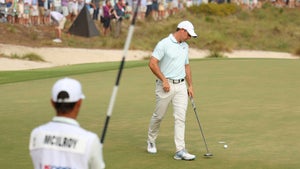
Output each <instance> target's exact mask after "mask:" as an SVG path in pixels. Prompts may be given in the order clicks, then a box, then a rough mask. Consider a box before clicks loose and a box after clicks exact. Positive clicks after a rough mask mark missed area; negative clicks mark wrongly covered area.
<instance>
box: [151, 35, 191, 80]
mask: <svg viewBox="0 0 300 169" xmlns="http://www.w3.org/2000/svg"><path fill="white" fill-rule="evenodd" d="M188 52H189V45H188V44H187V43H186V42H181V43H179V42H177V40H176V39H175V37H174V36H173V34H170V35H169V36H168V37H166V38H164V39H162V40H161V41H159V42H158V44H157V45H156V47H155V48H154V51H153V52H152V56H153V57H155V58H156V59H158V60H159V63H158V65H159V67H160V71H161V72H162V73H163V74H164V76H165V77H166V78H168V79H173V80H177V79H184V78H185V76H186V73H185V65H187V64H189V58H188Z"/></svg>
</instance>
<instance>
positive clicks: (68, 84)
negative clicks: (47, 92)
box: [52, 78, 85, 103]
mask: <svg viewBox="0 0 300 169" xmlns="http://www.w3.org/2000/svg"><path fill="white" fill-rule="evenodd" d="M61 92H65V93H66V95H67V96H66V98H65V99H61V98H58V95H59V94H60V93H61ZM84 98H85V96H84V94H83V93H82V90H81V84H80V82H79V81H77V80H75V79H71V78H64V79H60V80H58V81H57V82H56V83H55V84H54V85H53V88H52V101H53V102H56V103H74V102H77V101H79V100H80V99H84Z"/></svg>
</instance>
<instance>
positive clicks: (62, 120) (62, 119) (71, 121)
mask: <svg viewBox="0 0 300 169" xmlns="http://www.w3.org/2000/svg"><path fill="white" fill-rule="evenodd" d="M52 121H54V122H59V123H66V124H71V125H75V126H80V125H79V123H78V122H77V121H76V120H74V119H71V118H68V117H62V116H55V117H53V119H52Z"/></svg>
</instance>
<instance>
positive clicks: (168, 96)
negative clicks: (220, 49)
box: [148, 80, 188, 152]
mask: <svg viewBox="0 0 300 169" xmlns="http://www.w3.org/2000/svg"><path fill="white" fill-rule="evenodd" d="M169 84H170V91H169V92H165V91H164V90H163V86H162V82H161V81H160V80H157V81H156V90H155V94H156V107H155V110H154V113H153V115H152V117H151V120H150V125H149V130H148V141H150V142H153V143H155V140H156V138H157V136H158V133H159V128H160V124H161V121H162V119H163V118H164V115H165V113H166V112H167V109H168V105H169V103H172V105H173V116H174V120H175V123H174V141H175V146H176V152H177V151H180V150H182V149H185V141H184V136H185V118H186V110H187V105H188V94H187V87H186V83H185V82H184V81H183V82H180V83H178V84H173V82H171V81H169Z"/></svg>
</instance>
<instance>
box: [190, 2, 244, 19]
mask: <svg viewBox="0 0 300 169" xmlns="http://www.w3.org/2000/svg"><path fill="white" fill-rule="evenodd" d="M187 9H188V11H189V12H191V13H193V14H206V15H216V16H228V15H233V14H235V13H237V12H238V11H239V7H238V6H237V5H236V4H228V3H225V4H216V3H208V4H204V3H203V4H201V5H199V6H196V5H194V6H191V7H189V8H187Z"/></svg>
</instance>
